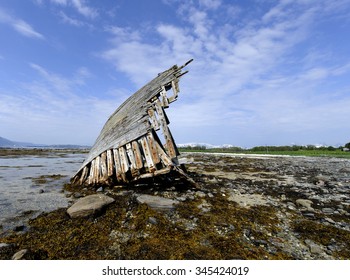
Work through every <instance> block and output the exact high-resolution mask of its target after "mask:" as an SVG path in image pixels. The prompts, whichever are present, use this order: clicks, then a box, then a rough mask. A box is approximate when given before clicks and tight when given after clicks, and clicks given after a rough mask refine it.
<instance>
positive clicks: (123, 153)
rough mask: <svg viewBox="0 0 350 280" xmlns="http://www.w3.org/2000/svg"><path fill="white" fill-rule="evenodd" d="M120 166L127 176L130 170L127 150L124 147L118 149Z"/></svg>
mask: <svg viewBox="0 0 350 280" xmlns="http://www.w3.org/2000/svg"><path fill="white" fill-rule="evenodd" d="M118 151H119V159H120V165H121V167H122V172H123V173H124V174H125V173H126V172H128V170H129V161H128V156H127V155H126V151H125V148H124V147H123V146H122V147H120V148H119V149H118Z"/></svg>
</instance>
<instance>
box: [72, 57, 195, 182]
mask: <svg viewBox="0 0 350 280" xmlns="http://www.w3.org/2000/svg"><path fill="white" fill-rule="evenodd" d="M191 61H192V60H190V61H188V62H186V63H185V64H184V65H182V66H180V67H178V66H177V65H174V66H173V67H171V68H169V69H168V70H166V71H164V72H162V73H160V74H158V76H157V77H156V78H154V79H153V80H152V81H150V82H149V83H148V84H146V85H145V86H143V87H142V88H141V89H139V90H138V91H137V92H135V93H134V94H133V95H132V96H130V97H129V98H128V99H127V100H126V101H125V102H124V103H123V104H121V105H120V106H119V108H117V110H116V111H115V112H114V113H113V114H112V115H111V116H110V117H109V119H108V120H107V122H106V123H105V125H104V127H103V128H102V130H101V133H100V135H99V136H98V138H97V139H96V142H95V144H94V145H93V147H92V148H91V150H90V152H89V154H88V156H87V158H86V159H85V161H84V162H83V164H82V166H81V167H80V168H79V170H78V171H77V172H76V174H75V175H74V177H73V178H72V180H71V182H72V184H74V185H84V186H98V185H110V186H112V185H114V184H128V183H132V182H137V181H139V180H142V179H148V178H154V177H157V176H160V177H161V176H163V175H164V176H165V175H167V176H168V175H169V177H172V178H177V179H181V180H186V181H188V182H189V183H191V184H195V183H194V181H193V180H192V179H191V178H190V177H189V176H188V175H187V174H186V172H185V169H184V167H183V166H182V165H181V164H179V161H178V155H179V151H178V149H177V147H176V144H175V141H174V138H173V136H172V134H171V132H170V129H169V127H168V125H169V119H168V117H167V115H166V113H165V109H166V108H168V107H169V104H170V103H172V102H174V101H176V100H177V98H178V94H179V91H180V90H179V78H180V77H181V76H183V75H184V74H186V73H187V72H188V71H184V72H183V68H184V67H185V66H187V65H188V64H189V63H190V62H191ZM161 138H162V140H163V141H161V140H160V139H161ZM169 173H170V174H171V175H172V176H170V174H169Z"/></svg>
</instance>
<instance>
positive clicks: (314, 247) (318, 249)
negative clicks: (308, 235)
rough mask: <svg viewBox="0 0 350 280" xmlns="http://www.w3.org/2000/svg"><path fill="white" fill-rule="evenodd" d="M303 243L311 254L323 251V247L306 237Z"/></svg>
mask: <svg viewBox="0 0 350 280" xmlns="http://www.w3.org/2000/svg"><path fill="white" fill-rule="evenodd" d="M305 244H306V245H307V246H308V247H309V250H310V253H311V254H322V253H324V250H323V248H322V247H321V246H320V245H318V244H316V243H315V242H313V241H312V240H310V239H306V240H305Z"/></svg>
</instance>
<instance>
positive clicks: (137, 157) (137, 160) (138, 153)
mask: <svg viewBox="0 0 350 280" xmlns="http://www.w3.org/2000/svg"><path fill="white" fill-rule="evenodd" d="M131 145H132V150H133V152H134V156H135V163H136V168H137V169H141V168H142V167H143V160H142V155H141V151H140V146H139V143H138V142H137V141H132V143H131Z"/></svg>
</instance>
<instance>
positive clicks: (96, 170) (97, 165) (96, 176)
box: [92, 156, 100, 184]
mask: <svg viewBox="0 0 350 280" xmlns="http://www.w3.org/2000/svg"><path fill="white" fill-rule="evenodd" d="M99 179H100V156H97V157H96V158H95V164H94V177H93V178H92V182H93V183H94V184H96V183H98V182H99Z"/></svg>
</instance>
